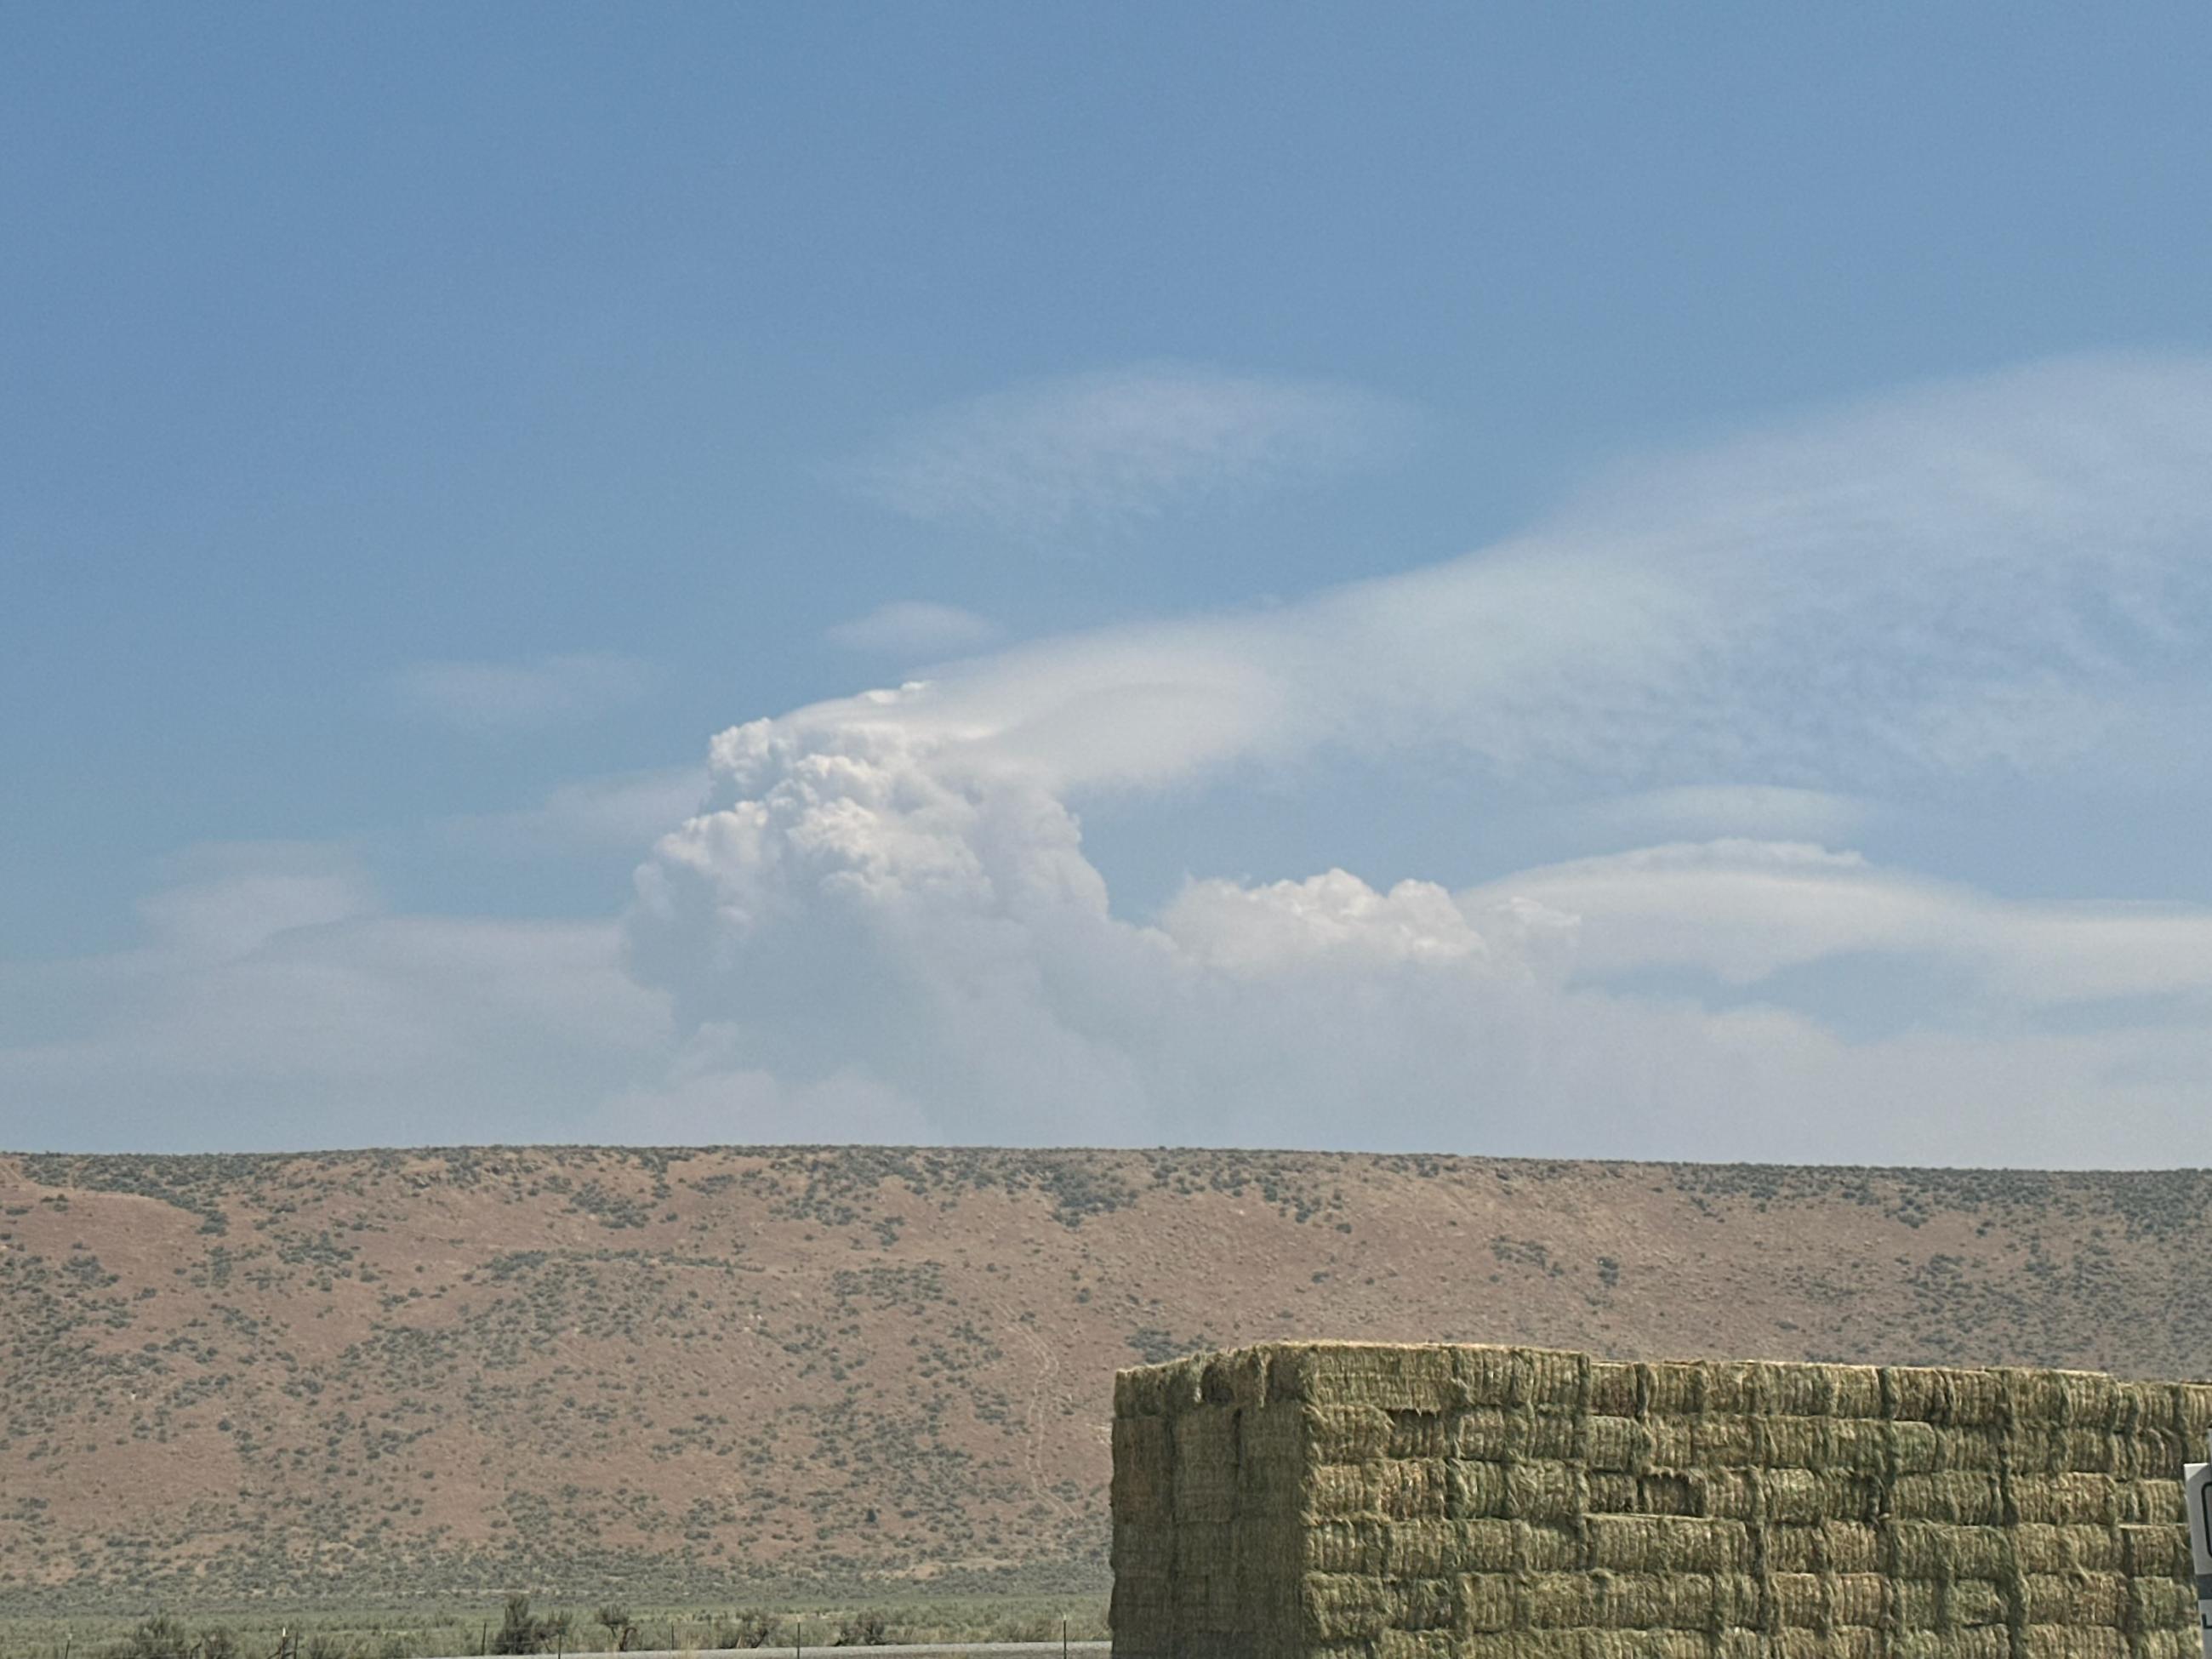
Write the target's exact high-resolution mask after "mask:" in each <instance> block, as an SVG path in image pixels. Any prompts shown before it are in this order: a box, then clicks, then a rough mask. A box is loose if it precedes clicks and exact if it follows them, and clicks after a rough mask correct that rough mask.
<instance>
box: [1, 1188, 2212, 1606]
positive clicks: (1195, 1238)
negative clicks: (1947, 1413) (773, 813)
mask: <svg viewBox="0 0 2212 1659" xmlns="http://www.w3.org/2000/svg"><path fill="white" fill-rule="evenodd" d="M2208 1223H2212V1174H2200V1173H2195V1172H2190V1173H2177V1174H2103V1175H2052V1174H2037V1173H2024V1172H2021V1173H2015V1172H1960V1171H1931V1170H1821V1169H1781V1168H1764V1167H1747V1166H1727V1167H1723V1166H1705V1165H1687V1164H1680V1165H1664V1164H1594V1163H1580V1164H1575V1163H1556V1164H1554V1163H1529V1162H1510V1161H1498V1160H1489V1159H1480V1158H1425V1157H1421V1158H1417V1157H1370V1156H1353V1155H1337V1154H1321V1153H1290V1152H1000V1151H982V1150H963V1149H947V1150H905V1149H884V1148H872V1147H853V1148H828V1149H824V1148H811V1149H809V1148H778V1149H766V1150H763V1149H752V1150H742V1149H740V1150H731V1149H720V1150H712V1151H677V1150H669V1151H662V1150H639V1149H610V1148H589V1147H586V1148H558V1149H529V1150H506V1149H498V1150H466V1151H414V1152H349V1153H337V1154H327V1155H315V1156H270V1157H195V1158H150V1157H149V1158H135V1157H133V1158H125V1157H74V1156H26V1155H0V1596H4V1597H5V1598H6V1599H7V1600H9V1601H11V1602H13V1603H16V1604H23V1603H26V1602H35V1603H37V1604H39V1605H41V1606H48V1607H51V1606H55V1605H61V1604H70V1605H82V1606H96V1605H102V1604H106V1605H116V1604H118V1603H120V1602H122V1601H130V1600H134V1599H136V1600H147V1599H152V1598H159V1599H161V1600H164V1601H167V1602H168V1603H169V1604H170V1605H172V1606H186V1605H190V1604H191V1603H193V1602H197V1601H205V1602H209V1603H215V1602H236V1601H241V1600H246V1599H252V1598H258V1597H279V1596H281V1597H285V1598H301V1599H307V1598H318V1597H345V1598H348V1599H352V1600H361V1599H365V1598H397V1597H404V1596H415V1595H425V1596H432V1595H464V1594H465V1595H479V1594H483V1593H485V1592H487V1591H494V1590H497V1589H503V1588H508V1587H515V1588H544V1589H561V1590H562V1591H564V1592H566V1593H568V1594H571V1595H592V1594H596V1593H598V1592H599V1589H601V1588H605V1589H607V1590H609V1591H620V1592H623V1593H628V1594H633V1595H648V1594H658V1595H679V1596H700V1597H707V1596H726V1595H732V1594H736V1593H739V1592H742V1591H743V1590H744V1589H746V1588H747V1587H750V1586H755V1585H760V1584H766V1583H805V1582H808V1581H817V1582H818V1581H830V1582H846V1583H849V1582H853V1581H855V1580H860V1581H868V1580H878V1579H885V1578H911V1577H934V1578H935V1579H937V1580H938V1581H939V1582H941V1583H946V1584H948V1585H949V1584H953V1583H962V1584H965V1583H989V1582H993V1581H994V1580H995V1581H998V1582H1006V1583H1021V1584H1048V1583H1067V1584H1070V1585H1083V1586H1094V1585H1096V1584H1097V1583H1100V1582H1102V1581H1103V1576H1104V1557H1105V1545H1106V1521H1105V1502H1104V1492H1105V1483H1106V1480H1107V1474H1108V1460H1107V1432H1108V1431H1107V1424H1108V1419H1109V1409H1110V1405H1109V1390H1110V1385H1111V1377H1112V1373H1113V1371H1114V1370H1115V1368H1116V1367H1117V1366H1121V1365H1126V1364H1134V1363H1137V1362H1139V1361H1140V1360H1152V1359H1158V1358H1166V1357H1168V1356H1170V1355H1171V1354H1173V1353H1176V1352H1180V1351H1182V1350H1185V1349H1188V1348H1191V1347H1195V1346H1201V1345H1212V1344H1216V1343H1225V1342H1231V1341H1246V1340H1255V1339H1259V1338H1265V1337H1275V1336H1291V1335H1299V1336H1343V1337H1367V1338H1377V1339H1401V1340H1437V1339H1460V1340H1500V1341H1506V1340H1510V1341H1524V1342H1536V1343H1553V1344H1559V1345H1562V1346H1582V1347H1587V1348H1589V1349H1592V1350H1595V1351H1596V1352H1602V1353H1607V1354H1612V1355H1620V1356H1646V1357H1650V1356H1659V1355H1703V1354H1730V1355H1746V1356H1764V1357H1771V1358H1822V1359H1855V1360H1877V1361H1901V1362H1959V1363H2001V1362H2003V1363H2009V1362H2021V1363H2033V1364H2062V1365H2081V1366H2093V1367H2100V1368H2106V1369H2111V1370H2118V1371H2121V1372H2124V1373H2130V1374H2137V1375H2154V1376H2203V1375H2205V1374H2206V1373H2207V1372H2208V1371H2212V1335H2208V1334H2207V1330H2208V1328H2207V1325H2206V1322H2205V1317H2204V1310H2203V1304H2202V1297H2201V1290H2200V1286H2201V1282H2202V1273H2201V1271H2200V1266H2201V1262H2202V1259H2203V1248H2204V1240H2205V1239H2206V1237H2207V1236H2208V1235H2207V1226H2208Z"/></svg>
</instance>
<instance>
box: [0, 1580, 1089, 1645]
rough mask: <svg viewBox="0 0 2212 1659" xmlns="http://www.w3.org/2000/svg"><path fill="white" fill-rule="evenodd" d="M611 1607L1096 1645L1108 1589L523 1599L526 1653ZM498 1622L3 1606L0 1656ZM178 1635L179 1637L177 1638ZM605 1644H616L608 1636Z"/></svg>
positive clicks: (308, 1640)
mask: <svg viewBox="0 0 2212 1659" xmlns="http://www.w3.org/2000/svg"><path fill="white" fill-rule="evenodd" d="M608 1611H620V1612H623V1613H626V1614H627V1616H628V1618H629V1622H630V1626H631V1628H632V1630H633V1632H635V1633H634V1635H633V1636H632V1638H630V1640H629V1643H628V1644H627V1647H628V1649H629V1650H637V1649H641V1648H642V1649H658V1648H663V1647H668V1646H671V1645H673V1646H674V1647H676V1648H678V1649H684V1648H696V1649H697V1650H699V1651H701V1652H702V1653H710V1652H748V1651H753V1650H761V1651H770V1650H786V1651H787V1650H789V1649H790V1647H791V1645H792V1644H793V1639H794V1638H797V1639H799V1640H801V1641H803V1642H804V1644H805V1647H806V1648H807V1650H809V1651H810V1652H811V1651H813V1650H817V1649H822V1648H827V1647H829V1646H832V1645H834V1644H836V1642H837V1638H838V1637H839V1635H840V1633H841V1631H842V1627H843V1626H845V1625H846V1624H847V1623H848V1622H855V1625H856V1628H855V1633H856V1634H857V1633H859V1631H860V1629H863V1628H865V1627H866V1620H868V1619H870V1618H873V1619H877V1620H881V1621H882V1625H883V1627H884V1631H885V1632H887V1633H888V1634H889V1635H890V1636H891V1637H892V1638H894V1639H896V1640H898V1641H914V1642H1017V1641H1047V1640H1052V1641H1056V1640H1058V1639H1059V1637H1060V1628H1061V1622H1062V1620H1065V1621H1066V1628H1067V1633H1068V1636H1069V1638H1071V1639H1072V1640H1074V1641H1078V1642H1085V1641H1097V1640H1099V1639H1101V1638H1103V1637H1104V1636H1105V1634H1106V1598H1105V1597H1104V1595H1103V1594H1101V1593H1100V1592H1098V1591H1097V1590H1095V1589H1085V1590H1082V1591H1079V1592H1074V1593H1069V1594H1053V1593H1043V1592H1037V1593H1007V1594H947V1593H940V1594H937V1595H917V1594H908V1595H883V1594H881V1593H880V1587H878V1589H876V1590H873V1591H872V1590H871V1589H868V1587H866V1586H854V1587H851V1588H850V1589H849V1590H848V1592H847V1593H845V1594H843V1595H839V1596H837V1597H836V1598H831V1597H828V1596H821V1597H809V1596H804V1595H790V1596H787V1597H779V1598H776V1599H774V1600H763V1601H756V1602H754V1603H752V1604H750V1605H740V1606H735V1607H732V1606H722V1607H716V1606H714V1605H712V1604H711V1603H706V1604H702V1603H701V1602H698V1601H693V1602H689V1603H684V1604H674V1603H657V1604H656V1603H630V1602H622V1603H617V1602H614V1601H611V1600H605V1599H601V1600H590V1601H587V1600H583V1599H578V1600H576V1601H573V1602H572V1601H569V1600H568V1598H567V1597H556V1598H554V1599H552V1600H550V1601H542V1602H541V1601H537V1600H535V1599H532V1600H531V1602H530V1606H529V1608H528V1610H527V1617H528V1619H529V1620H530V1621H531V1624H532V1626H537V1627H538V1630H536V1631H535V1632H533V1635H534V1637H535V1638H536V1639H540V1640H543V1641H544V1644H545V1645H544V1646H541V1647H538V1648H535V1649H531V1650H528V1651H532V1652H543V1653H550V1652H551V1651H552V1650H553V1641H554V1639H555V1632H556V1630H557V1629H561V1628H565V1629H566V1630H567V1631H568V1633H569V1634H568V1647H569V1648H570V1649H571V1650H580V1649H586V1648H597V1647H599V1646H601V1645H602V1642H603V1638H606V1635H607V1632H606V1631H605V1626H604V1625H603V1624H602V1623H601V1622H600V1621H599V1618H598V1616H597V1615H598V1614H599V1613H605V1612H608ZM556 1621H565V1624H559V1623H556ZM518 1629H519V1627H518ZM506 1631H507V1619H506V1615H505V1610H504V1607H502V1606H501V1604H499V1603H497V1602H495V1601H480V1602H476V1603H468V1604H460V1603H434V1604H428V1605H422V1606H416V1607H390V1606H369V1605H359V1606H351V1607H348V1606H343V1605H331V1604H323V1605H319V1606H316V1607H308V1608H300V1607H285V1606H284V1605H283V1604H281V1603H278V1604H273V1605H272V1604H264V1605H263V1606H261V1607H252V1608H246V1609H241V1608H239V1607H212V1606H209V1607H197V1608H187V1609H186V1610H185V1612H183V1613H169V1614H167V1615H165V1616H157V1617H154V1618H148V1617H144V1616H142V1615H140V1614H139V1613H136V1612H133V1611H131V1610H127V1609H114V1610H111V1611H107V1612H104V1613H103V1612H88V1613H85V1614H83V1615H82V1616H73V1617H62V1616H58V1615H55V1614H53V1613H38V1614H33V1613H24V1612H21V1611H17V1612H12V1613H10V1612H0V1656H5V1659H64V1655H67V1656H69V1659H274V1656H275V1655H276V1652H277V1650H278V1647H279V1644H280V1643H281V1644H283V1646H284V1648H285V1650H286V1651H287V1652H288V1653H294V1654H296V1655H297V1656H298V1659H316V1656H326V1659H473V1656H477V1655H482V1654H485V1653H488V1652H493V1653H495V1652H499V1651H501V1648H500V1647H499V1645H498V1644H499V1643H500V1641H501V1638H502V1637H503V1635H504V1633H505V1632H506ZM179 1638H181V1642H182V1645H181V1646H177V1645H174V1644H175V1643H176V1642H177V1641H178V1640H179ZM165 1644H167V1645H165ZM604 1644H605V1647H606V1648H608V1649H610V1650H612V1649H613V1647H614V1644H613V1642H612V1641H611V1640H605V1643H604ZM848 1645H865V1644H858V1643H854V1644H848Z"/></svg>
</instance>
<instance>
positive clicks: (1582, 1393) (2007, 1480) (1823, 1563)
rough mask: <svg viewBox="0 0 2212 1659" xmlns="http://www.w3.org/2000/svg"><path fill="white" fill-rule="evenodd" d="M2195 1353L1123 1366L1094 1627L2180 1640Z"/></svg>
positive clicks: (2087, 1643)
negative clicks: (2074, 1358)
mask: <svg viewBox="0 0 2212 1659" xmlns="http://www.w3.org/2000/svg"><path fill="white" fill-rule="evenodd" d="M2208 1427H2212V1385H2206V1384H2202V1383H2138V1382H2122V1381H2118V1380H2116V1379H2115V1378H2112V1377H2110V1376H2103V1375H2100V1374H2096V1373H2090V1372H2081V1371H2052V1370H1929V1369H1922V1368H1905V1367H1874V1366H1859V1365H1831V1364H1777V1363H1759V1362H1674V1363H1629V1362H1613V1361H1607V1360H1600V1359H1595V1358H1591V1357H1590V1356H1589V1355H1587V1354H1581V1353H1572V1352H1559V1351H1555V1350H1547V1349H1534V1348H1510V1347H1487V1346H1443V1345H1437V1346H1389V1345H1380V1344H1365V1343H1280V1344H1270V1345H1267V1346H1256V1347H1249V1348H1240V1349H1237V1350H1234V1351H1231V1352H1224V1353H1217V1354H1211V1355H1203V1356H1199V1357H1194V1358H1189V1359H1184V1360H1178V1361H1176V1362H1175V1363H1173V1364H1165V1365H1154V1366H1147V1367H1145V1368H1143V1369H1140V1370H1128V1371H1123V1372H1122V1373H1121V1374H1120V1376H1118V1377H1117V1378H1116V1379H1115V1401H1114V1480H1113V1517H1114V1541H1113V1551H1114V1554H1113V1562H1114V1600H1113V1613H1112V1619H1113V1633H1114V1652H1115V1659H1322V1656H1327V1659H2197V1656H2198V1635H2197V1607H2196V1601H2195V1590H2194V1583H2193V1579H2192V1576H2191V1564H2190V1555H2189V1543H2188V1534H2187V1530H2186V1527H2185V1522H2184V1518H2183V1513H2182V1498H2181V1486H2180V1479H2181V1473H2182V1467H2183V1465H2184V1464H2185V1462H2191V1461H2194V1460H2195V1459H2197V1457H2199V1456H2201V1455H2202V1454H2201V1452H2200V1451H2199V1450H2198V1448H2201V1447H2202V1446H2203V1444H2204V1440H2205V1433H2206V1430H2207V1428H2208Z"/></svg>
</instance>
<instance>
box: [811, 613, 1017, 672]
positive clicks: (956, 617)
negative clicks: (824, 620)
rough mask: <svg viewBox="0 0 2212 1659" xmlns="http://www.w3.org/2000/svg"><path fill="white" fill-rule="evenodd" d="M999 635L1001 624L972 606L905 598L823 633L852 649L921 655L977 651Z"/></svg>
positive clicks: (941, 655)
mask: <svg viewBox="0 0 2212 1659" xmlns="http://www.w3.org/2000/svg"><path fill="white" fill-rule="evenodd" d="M998 636H999V630H998V628H997V626H996V625H995V624H994V623H992V622H991V621H990V620H989V619H988V618H987V617H979V616H977V615H976V614H975V612H974V611H963V610H962V609H960V607H959V606H957V605H937V604H933V603H932V602H931V601H929V600H927V599H899V600H895V601H893V602H892V603H890V604H889V605H878V606H877V607H876V608H875V609H874V610H872V611H867V612H866V613H864V614H862V615H860V616H858V617H853V618H851V619H850V620H849V621H846V622H841V623H837V624H836V626H835V627H833V628H831V629H829V631H828V632H827V634H826V635H824V636H823V637H825V638H826V639H828V641H829V643H830V644H832V645H835V646H839V647H842V648H843V649H845V650H848V651H864V652H868V653H872V654H874V655H877V656H887V657H908V658H919V657H949V656H951V655H952V654H953V653H955V652H959V651H973V650H975V648H976V647H979V646H984V645H988V644H989V643H990V642H991V641H993V640H994V639H996V638H998Z"/></svg>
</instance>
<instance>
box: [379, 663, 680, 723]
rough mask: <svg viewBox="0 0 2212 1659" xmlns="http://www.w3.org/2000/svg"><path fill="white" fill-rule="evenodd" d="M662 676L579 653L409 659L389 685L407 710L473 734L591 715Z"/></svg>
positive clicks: (645, 690)
mask: <svg viewBox="0 0 2212 1659" xmlns="http://www.w3.org/2000/svg"><path fill="white" fill-rule="evenodd" d="M658 678H659V677H658V676H657V675H656V674H655V673H654V671H653V669H652V667H651V666H650V665H647V664H646V663H643V662H640V661H639V660H637V659H635V658H634V657H624V656H617V655H615V654H613V653H609V652H598V651H593V652H580V653H571V654H568V655H565V656H551V657H540V658H538V659H535V660H533V661H529V662H419V663H410V665H407V666H406V667H404V668H402V669H400V670H399V671H398V672H397V673H395V674H394V675H393V676H392V681H391V689H392V696H393V697H394V698H395V699H396V700H397V702H398V705H399V706H400V708H403V709H404V710H406V711H407V712H408V713H409V714H415V715H417V716H419V717H421V718H423V719H426V720H437V721H439V722H441V723H442V724H444V725H447V726H455V727H457V728H459V730H461V731H464V732H471V733H474V734H476V735H478V736H501V735H504V734H506V733H508V732H518V731H525V730H528V729H530V728H532V727H536V726H554V725H559V724H562V723H564V722H568V721H574V720H588V719H591V718H592V717H594V716H596V715H599V714H605V713H607V712H609V711H610V710H611V709H616V708H623V707H624V706H626V705H628V704H629V703H634V702H638V701H639V700H641V698H643V697H646V696H649V695H650V694H651V693H652V691H653V688H654V686H655V685H656V684H657V683H658Z"/></svg>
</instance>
